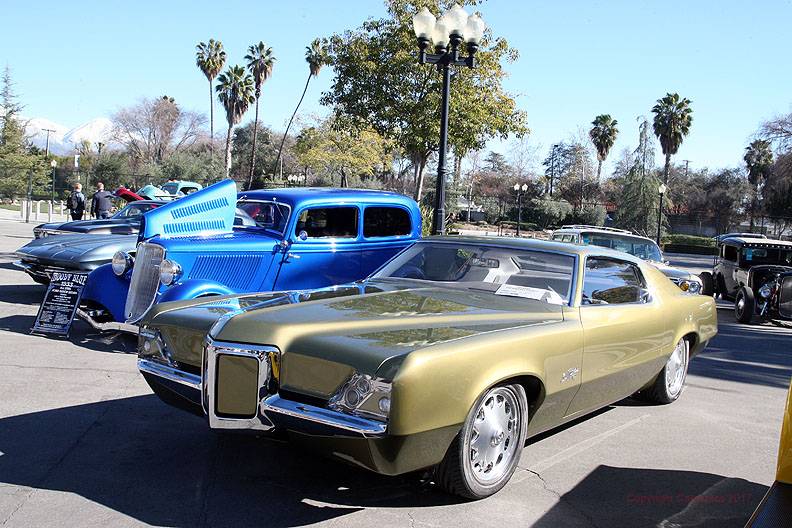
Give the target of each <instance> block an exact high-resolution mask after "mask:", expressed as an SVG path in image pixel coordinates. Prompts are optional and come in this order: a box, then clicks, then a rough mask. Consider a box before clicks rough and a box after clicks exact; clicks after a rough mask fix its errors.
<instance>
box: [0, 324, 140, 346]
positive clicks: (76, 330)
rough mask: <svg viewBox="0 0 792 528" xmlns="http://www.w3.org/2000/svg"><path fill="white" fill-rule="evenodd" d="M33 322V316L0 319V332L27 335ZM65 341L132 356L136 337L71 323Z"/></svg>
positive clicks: (56, 338) (43, 337)
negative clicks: (99, 330) (98, 330)
mask: <svg viewBox="0 0 792 528" xmlns="http://www.w3.org/2000/svg"><path fill="white" fill-rule="evenodd" d="M35 321H36V316H35V315H8V316H6V317H0V330H5V331H6V332H14V333H17V334H24V335H29V334H30V329H31V328H32V327H33V323H34V322H35ZM41 339H55V340H62V339H63V338H59V337H45V336H41ZM66 339H68V340H69V341H71V342H72V343H74V344H75V345H77V346H80V347H82V348H87V349H88V350H95V351H96V352H108V353H122V354H134V353H136V351H137V336H135V335H132V334H125V333H123V332H106V333H101V332H97V331H95V330H94V329H93V328H91V327H90V326H89V325H88V324H86V323H84V322H83V321H74V322H73V323H72V327H71V332H70V333H69V336H68V338H66Z"/></svg>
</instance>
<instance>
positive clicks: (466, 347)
mask: <svg viewBox="0 0 792 528" xmlns="http://www.w3.org/2000/svg"><path fill="white" fill-rule="evenodd" d="M582 354H583V334H582V331H581V328H580V322H579V320H578V319H577V318H567V319H565V320H563V321H554V322H547V323H544V324H532V325H530V326H526V327H516V328H511V329H509V330H501V331H495V332H491V333H485V334H483V335H479V336H476V337H475V338H470V339H462V340H459V341H455V342H449V343H444V344H442V345H438V346H434V347H431V348H428V349H426V350H421V351H417V352H414V353H412V354H410V355H409V356H408V357H407V359H406V360H405V362H404V364H403V365H402V366H401V368H400V369H399V372H398V374H397V376H396V377H395V378H394V380H393V394H392V405H391V409H392V410H393V411H392V414H391V416H390V418H389V423H388V431H389V434H392V435H410V434H415V433H420V432H424V431H429V430H433V429H440V428H443V427H448V426H451V425H456V424H462V422H464V420H465V417H466V416H467V414H468V412H469V411H470V408H471V406H472V405H473V403H474V402H475V401H476V399H477V398H478V397H479V396H480V395H481V394H482V393H483V392H484V391H485V390H486V389H487V388H489V387H492V386H494V385H497V384H499V383H502V382H504V381H506V380H515V382H519V383H522V384H524V385H525V386H526V389H527V392H528V398H529V405H530V404H534V407H536V406H539V404H541V406H539V408H540V410H541V412H540V413H537V414H536V415H535V416H534V418H533V422H536V421H537V420H539V421H540V422H541V423H544V422H545V421H546V422H547V423H552V422H557V421H558V420H560V419H561V418H562V417H563V415H564V413H565V411H566V409H567V407H568V406H569V402H570V401H571V399H572V397H573V396H574V393H575V392H576V390H577V387H578V384H579V377H575V376H574V375H570V376H567V378H566V379H563V378H564V376H563V373H565V372H570V373H576V372H579V370H580V365H581V360H582ZM575 369H577V370H575Z"/></svg>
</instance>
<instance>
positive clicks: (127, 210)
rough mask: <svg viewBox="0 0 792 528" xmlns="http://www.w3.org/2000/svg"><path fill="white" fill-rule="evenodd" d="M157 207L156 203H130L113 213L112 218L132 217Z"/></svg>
mask: <svg viewBox="0 0 792 528" xmlns="http://www.w3.org/2000/svg"><path fill="white" fill-rule="evenodd" d="M156 207H159V204H156V203H131V204H129V205H127V206H126V207H124V208H123V209H121V210H120V211H118V212H117V213H116V214H114V215H113V218H134V217H139V216H141V215H143V214H144V213H148V212H149V211H151V210H152V209H155V208H156Z"/></svg>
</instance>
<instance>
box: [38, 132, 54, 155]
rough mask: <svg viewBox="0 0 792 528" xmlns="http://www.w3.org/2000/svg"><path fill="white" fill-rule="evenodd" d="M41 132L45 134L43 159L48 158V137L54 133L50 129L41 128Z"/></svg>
mask: <svg viewBox="0 0 792 528" xmlns="http://www.w3.org/2000/svg"><path fill="white" fill-rule="evenodd" d="M41 131H42V132H46V133H47V143H46V144H45V147H44V157H45V158H49V135H50V132H55V131H54V130H52V129H51V128H42V129H41Z"/></svg>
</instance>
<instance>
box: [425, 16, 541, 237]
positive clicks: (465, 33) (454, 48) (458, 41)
mask: <svg viewBox="0 0 792 528" xmlns="http://www.w3.org/2000/svg"><path fill="white" fill-rule="evenodd" d="M485 29H486V25H485V24H484V21H483V20H482V19H481V17H479V16H478V15H476V14H473V15H468V13H467V12H466V11H465V10H464V9H462V7H461V6H460V5H459V4H454V5H453V6H452V7H451V9H449V10H448V11H446V12H445V13H443V15H441V16H440V18H439V19H436V18H435V16H434V15H433V14H432V13H431V11H429V9H427V8H425V7H424V8H423V9H421V10H420V11H418V12H417V13H416V14H415V15H414V16H413V31H415V37H416V39H417V40H418V63H419V64H434V65H435V66H436V67H437V71H439V72H440V73H441V74H442V76H443V93H442V103H441V106H440V145H439V149H438V150H439V152H438V160H437V186H436V188H435V210H434V219H433V224H432V234H433V235H444V234H445V184H446V174H447V169H446V155H447V153H448V107H449V99H450V94H451V67H452V66H466V67H468V68H474V67H475V66H476V59H475V56H476V52H477V51H478V46H479V43H480V42H481V39H482V37H483V36H484V30H485ZM463 42H465V43H466V51H467V56H466V57H462V56H460V51H461V48H462V43H463ZM430 46H434V50H433V51H434V53H431V52H430V51H428V50H429V49H430ZM526 189H527V186H526ZM515 191H519V189H515ZM518 229H519V227H518Z"/></svg>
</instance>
